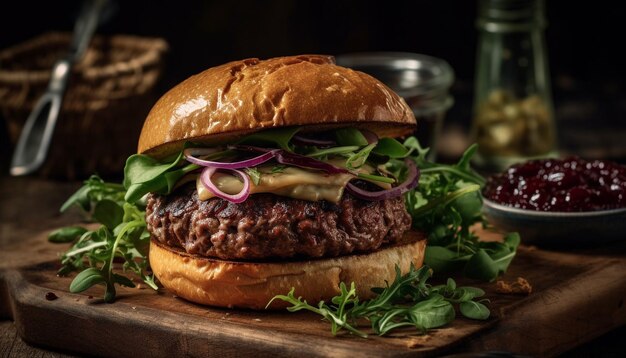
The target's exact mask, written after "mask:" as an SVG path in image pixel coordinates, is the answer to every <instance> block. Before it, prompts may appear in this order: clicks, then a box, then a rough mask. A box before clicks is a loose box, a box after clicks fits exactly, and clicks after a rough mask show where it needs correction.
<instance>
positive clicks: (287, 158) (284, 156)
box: [276, 150, 348, 174]
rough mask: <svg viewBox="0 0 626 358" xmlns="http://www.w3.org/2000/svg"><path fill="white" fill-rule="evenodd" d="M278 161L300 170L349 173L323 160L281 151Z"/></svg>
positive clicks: (277, 155) (278, 154)
mask: <svg viewBox="0 0 626 358" xmlns="http://www.w3.org/2000/svg"><path fill="white" fill-rule="evenodd" d="M276 161H277V162H279V163H280V164H288V165H293V166H296V167H300V168H309V169H318V170H322V171H325V172H327V173H329V174H339V173H348V170H347V169H343V168H339V167H336V166H334V165H332V164H329V163H326V162H323V161H321V160H317V159H313V158H310V157H306V156H304V155H300V154H295V153H289V152H287V151H284V150H281V151H278V152H277V153H276Z"/></svg>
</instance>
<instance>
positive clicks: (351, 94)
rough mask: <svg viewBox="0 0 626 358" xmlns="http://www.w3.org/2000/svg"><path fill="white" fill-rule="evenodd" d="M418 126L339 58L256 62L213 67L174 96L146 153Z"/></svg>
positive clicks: (147, 138) (149, 125) (395, 100)
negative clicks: (253, 136)
mask: <svg viewBox="0 0 626 358" xmlns="http://www.w3.org/2000/svg"><path fill="white" fill-rule="evenodd" d="M415 124H416V122H415V117H414V116H413V113H412V111H411V109H410V108H409V107H408V106H407V104H406V103H405V102H404V100H403V99H402V98H400V97H399V96H398V95H397V94H395V93H394V92H393V91H391V90H390V89H389V88H388V87H387V86H385V85H384V84H383V83H382V82H380V81H378V80H376V79H375V78H373V77H371V76H369V75H367V74H365V73H362V72H358V71H353V70H351V69H348V68H344V67H340V66H337V65H335V62H334V58H333V57H331V56H320V55H302V56H292V57H278V58H273V59H269V60H265V61H262V60H259V59H256V58H251V59H247V60H242V61H234V62H230V63H227V64H224V65H222V66H218V67H213V68H210V69H208V70H206V71H204V72H202V73H200V74H197V75H195V76H192V77H190V78H188V79H187V80H185V81H183V82H182V83H180V84H179V85H177V86H176V87H174V88H172V89H171V90H170V91H169V92H167V93H166V94H165V95H164V96H163V97H161V99H159V100H158V101H157V103H156V104H155V105H154V107H153V108H152V110H151V111H150V113H149V114H148V117H147V118H146V121H145V123H144V126H143V129H142V132H141V135H140V137H139V145H138V152H139V153H145V154H150V155H152V156H155V157H163V156H166V155H169V154H172V153H174V152H178V151H179V150H180V149H181V148H182V146H183V144H184V142H185V141H193V142H202V143H207V144H218V143H220V142H226V141H232V140H233V139H236V138H238V137H240V136H243V135H247V134H250V133H252V132H255V131H259V130H262V129H268V128H278V127H285V126H300V125H315V127H311V128H306V129H305V130H321V129H324V128H333V127H341V126H356V127H360V128H367V129H370V130H372V131H374V132H376V133H377V134H378V135H379V136H386V137H397V136H402V135H406V134H409V133H411V131H413V129H414V127H415Z"/></svg>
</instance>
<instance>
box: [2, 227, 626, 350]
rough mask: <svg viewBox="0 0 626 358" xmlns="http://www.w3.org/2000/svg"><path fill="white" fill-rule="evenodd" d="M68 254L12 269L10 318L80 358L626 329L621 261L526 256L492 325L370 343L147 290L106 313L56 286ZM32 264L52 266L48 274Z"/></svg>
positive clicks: (44, 254)
mask: <svg viewBox="0 0 626 358" xmlns="http://www.w3.org/2000/svg"><path fill="white" fill-rule="evenodd" d="M64 248H65V246H64V245H60V246H59V245H54V244H50V243H48V242H47V240H46V233H41V234H40V235H38V236H37V237H36V238H35V239H34V240H32V241H29V242H28V246H26V247H23V248H21V249H20V250H19V251H18V252H19V254H15V255H13V257H11V258H9V259H8V260H6V261H3V264H1V265H2V267H4V268H3V269H2V271H0V282H2V283H1V284H0V292H1V293H0V297H2V299H1V301H0V308H1V311H0V313H2V315H3V316H8V317H10V318H12V319H13V320H14V321H15V323H16V327H17V331H18V332H19V334H20V336H21V337H23V338H24V340H25V341H27V342H30V343H32V344H36V345H41V346H45V347H54V348H61V349H70V350H72V351H74V352H78V353H88V354H96V355H106V356H130V355H133V354H134V353H135V352H136V351H137V348H138V347H142V355H145V356H150V357H168V356H177V355H189V356H206V355H211V356H223V355H237V354H242V355H257V356H259V355H260V356H276V355H281V356H282V355H298V356H310V357H326V356H349V355H353V356H354V355H356V356H368V355H374V356H380V357H401V356H435V355H441V354H443V353H446V352H448V351H450V350H451V349H452V348H454V347H455V346H457V345H459V344H465V345H468V346H469V347H472V349H476V350H508V351H514V352H518V353H524V354H530V355H542V356H543V355H555V354H558V353H561V352H563V351H565V350H567V349H569V348H572V347H574V346H575V345H576V344H579V343H580V342H581V341H584V340H588V339H591V338H593V337H595V336H598V335H600V334H602V333H604V332H606V331H608V330H609V329H611V328H613V327H617V326H619V325H621V324H624V323H625V322H626V309H625V308H624V307H623V300H624V298H625V297H626V275H625V274H624V273H625V272H626V262H625V261H623V260H620V259H599V258H593V257H586V256H578V255H565V254H556V253H549V252H544V251H541V250H536V249H532V248H530V249H529V248H521V249H520V252H519V255H518V257H517V258H516V260H515V261H514V264H513V265H512V267H511V269H510V271H509V273H508V274H507V275H506V276H505V277H504V279H505V280H514V279H515V278H516V277H518V276H523V277H524V278H526V279H528V280H529V282H531V284H532V285H533V290H534V292H533V293H532V294H531V295H530V296H528V297H526V296H516V295H503V294H497V293H496V292H495V290H494V289H495V286H494V285H493V284H480V285H479V286H481V287H483V288H484V289H485V290H486V291H487V293H488V296H487V297H488V298H489V299H490V300H491V304H490V308H491V309H492V312H493V318H491V319H490V320H489V321H487V322H479V321H472V320H468V319H463V318H459V319H457V320H455V321H454V322H453V323H452V324H451V325H449V326H447V327H445V328H441V329H437V330H433V331H431V332H429V333H428V334H425V335H421V334H419V332H416V331H414V330H406V331H402V332H399V333H396V334H393V335H391V336H389V337H382V338H381V337H376V336H371V338H370V339H367V340H364V339H361V338H357V337H353V336H349V335H344V334H342V335H340V336H339V337H333V336H332V335H331V334H330V331H329V326H328V323H327V322H324V321H321V320H320V319H319V317H317V316H315V315H313V314H309V313H305V312H301V313H288V312H283V311H280V312H267V311H244V310H225V309H216V308H208V307H203V306H199V305H195V304H192V303H188V302H186V301H184V300H181V299H178V298H176V297H174V296H173V295H172V294H170V293H168V292H167V291H165V290H161V291H159V292H155V291H153V290H151V289H148V288H146V287H145V286H140V288H138V289H137V288H135V289H121V290H120V292H119V299H118V300H117V301H116V302H115V303H114V304H106V303H103V302H102V300H101V299H100V297H101V295H102V288H101V287H97V288H93V289H91V290H89V291H86V292H85V293H84V294H71V293H69V292H68V287H69V283H70V282H71V277H58V276H56V270H57V269H58V268H59V264H58V263H57V262H56V260H54V256H55V255H56V253H57V252H58V251H59V250H61V249H64ZM33 252H36V253H37V255H32V253H33ZM33 257H37V258H38V259H43V260H44V261H43V262H40V263H37V262H35V261H37V260H36V259H33ZM50 257H52V258H53V260H48V259H49V258H50ZM20 263H21V264H20ZM7 265H8V266H9V267H12V268H8V267H7ZM460 281H461V283H462V282H463V280H460ZM472 284H476V283H475V282H472ZM49 292H52V293H54V295H55V296H57V297H58V298H57V299H55V300H48V299H47V298H46V294H48V293H49ZM111 342H115V344H111ZM529 342H533V344H532V345H529V344H528V343H529Z"/></svg>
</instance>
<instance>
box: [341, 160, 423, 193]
mask: <svg viewBox="0 0 626 358" xmlns="http://www.w3.org/2000/svg"><path fill="white" fill-rule="evenodd" d="M404 163H405V164H406V166H407V167H408V168H409V172H408V173H407V177H406V179H405V180H404V182H402V183H401V184H400V185H398V186H396V187H393V188H391V189H388V190H379V191H367V190H363V189H361V188H359V187H358V186H356V185H354V184H352V183H348V185H346V190H348V192H350V194H352V195H354V196H356V197H357V198H360V199H363V200H370V201H379V200H386V199H391V198H396V197H399V196H401V195H402V194H404V193H406V192H407V191H409V190H411V189H413V188H415V187H416V186H417V183H418V181H419V178H420V172H419V169H418V168H417V166H416V165H415V162H413V161H412V160H410V159H405V160H404Z"/></svg>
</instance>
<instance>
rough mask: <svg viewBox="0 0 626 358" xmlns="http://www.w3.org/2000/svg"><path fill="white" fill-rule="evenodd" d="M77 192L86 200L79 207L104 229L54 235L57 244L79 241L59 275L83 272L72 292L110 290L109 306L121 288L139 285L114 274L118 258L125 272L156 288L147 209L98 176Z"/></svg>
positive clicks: (71, 229)
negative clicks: (151, 270)
mask: <svg viewBox="0 0 626 358" xmlns="http://www.w3.org/2000/svg"><path fill="white" fill-rule="evenodd" d="M77 193H79V194H80V195H75V196H74V197H75V198H77V197H81V198H82V199H81V200H83V203H82V204H85V205H82V204H81V205H80V206H81V207H82V208H84V209H88V210H90V213H91V219H93V220H95V221H97V222H99V223H100V224H102V225H101V226H100V227H99V228H97V229H95V230H91V231H90V230H87V229H84V228H76V227H69V228H63V229H60V230H57V231H56V232H53V233H52V234H51V236H50V240H51V241H53V242H59V241H63V242H69V241H75V242H74V243H73V245H72V247H71V248H70V249H69V250H67V251H66V252H65V253H64V254H63V257H62V258H61V263H62V264H63V267H62V268H61V269H60V270H59V272H58V273H59V274H60V275H66V274H68V273H70V272H72V271H80V273H79V274H78V275H77V276H76V277H75V278H74V280H73V281H72V284H71V285H70V290H71V291H72V292H82V291H84V290H86V289H87V288H89V287H92V286H94V285H99V284H102V285H104V286H105V292H104V300H105V302H111V301H113V300H114V299H115V294H116V291H115V285H116V284H117V285H122V286H129V287H133V286H134V283H133V282H132V281H131V280H130V279H129V278H127V277H125V276H123V275H120V274H118V273H115V272H114V271H113V269H114V265H113V262H114V261H115V259H116V258H117V259H121V261H122V262H123V263H122V268H123V270H124V271H125V272H127V271H130V272H133V273H135V274H137V275H138V276H139V277H141V279H142V280H143V281H144V282H145V283H146V284H147V285H148V286H150V287H152V288H153V289H157V286H156V283H155V282H154V277H153V276H152V275H149V274H148V273H147V267H148V261H147V254H148V247H149V243H150V234H149V233H148V231H147V230H146V223H145V219H144V217H145V211H144V210H145V208H144V207H143V206H142V205H141V204H140V203H128V202H125V201H124V195H125V193H126V191H125V189H124V187H123V186H122V185H119V184H112V183H106V182H104V181H102V179H100V178H98V177H95V176H94V177H91V178H90V179H89V180H87V181H85V185H84V186H83V188H81V189H79V190H78V191H77ZM85 200H86V201H85ZM75 202H76V203H78V201H75ZM70 205H71V204H70ZM92 209H93V210H92ZM91 211H92V212H91ZM76 239H77V240H76Z"/></svg>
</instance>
